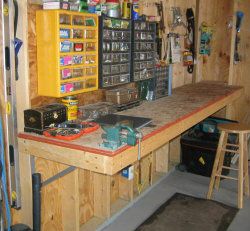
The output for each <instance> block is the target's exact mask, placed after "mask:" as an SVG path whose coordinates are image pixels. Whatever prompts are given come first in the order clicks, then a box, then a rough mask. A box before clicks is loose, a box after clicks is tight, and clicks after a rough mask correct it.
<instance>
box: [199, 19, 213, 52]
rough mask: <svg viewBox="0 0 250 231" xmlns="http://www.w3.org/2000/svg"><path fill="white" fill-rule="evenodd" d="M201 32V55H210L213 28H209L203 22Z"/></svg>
mask: <svg viewBox="0 0 250 231" xmlns="http://www.w3.org/2000/svg"><path fill="white" fill-rule="evenodd" d="M200 31H201V41H200V54H202V55H210V54H211V40H212V36H213V29H212V27H210V26H208V25H207V24H206V23H205V22H203V23H202V24H201V27H200Z"/></svg>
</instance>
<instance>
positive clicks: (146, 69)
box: [132, 21, 156, 81]
mask: <svg viewBox="0 0 250 231" xmlns="http://www.w3.org/2000/svg"><path fill="white" fill-rule="evenodd" d="M132 23H133V25H132V79H133V81H140V80H145V79H150V78H153V77H155V54H156V23H154V22H146V21H133V22H132Z"/></svg>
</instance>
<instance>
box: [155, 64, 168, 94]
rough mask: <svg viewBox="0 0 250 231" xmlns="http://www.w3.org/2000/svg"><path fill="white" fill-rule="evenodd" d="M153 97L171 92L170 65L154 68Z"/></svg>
mask: <svg viewBox="0 0 250 231" xmlns="http://www.w3.org/2000/svg"><path fill="white" fill-rule="evenodd" d="M154 94H155V98H156V99H158V98H161V97H163V96H167V95H171V94H172V66H171V65H168V66H163V67H162V66H160V67H156V68H155V93H154Z"/></svg>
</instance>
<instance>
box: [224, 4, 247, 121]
mask: <svg viewBox="0 0 250 231" xmlns="http://www.w3.org/2000/svg"><path fill="white" fill-rule="evenodd" d="M249 9H250V0H244V1H240V0H235V5H234V13H235V12H236V11H238V10H240V11H243V12H244V19H243V22H242V27H241V31H240V44H239V54H240V56H241V62H240V63H238V64H236V65H235V64H232V75H230V79H229V83H230V84H233V85H241V86H244V88H245V91H244V92H245V93H244V96H242V97H241V99H240V100H238V101H237V103H234V104H233V105H231V107H230V108H229V114H230V115H231V117H232V118H233V119H237V120H240V121H243V122H245V123H247V124H250V110H249V109H250V11H249Z"/></svg>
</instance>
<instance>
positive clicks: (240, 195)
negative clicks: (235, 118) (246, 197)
mask: <svg viewBox="0 0 250 231" xmlns="http://www.w3.org/2000/svg"><path fill="white" fill-rule="evenodd" d="M243 161H244V134H243V133H240V134H239V163H238V165H239V172H238V208H242V207H243Z"/></svg>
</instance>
